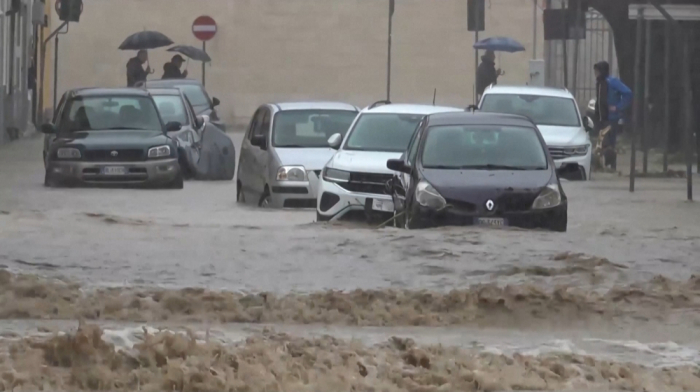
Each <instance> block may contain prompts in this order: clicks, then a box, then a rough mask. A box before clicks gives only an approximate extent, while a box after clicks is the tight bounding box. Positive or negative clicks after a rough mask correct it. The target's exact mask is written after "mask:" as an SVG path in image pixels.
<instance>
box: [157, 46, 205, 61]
mask: <svg viewBox="0 0 700 392" xmlns="http://www.w3.org/2000/svg"><path fill="white" fill-rule="evenodd" d="M168 52H177V53H182V54H184V55H185V56H187V57H189V58H191V59H192V60H196V61H202V62H204V63H208V62H210V61H211V57H209V55H208V54H207V52H205V51H203V50H202V49H199V48H195V47H194V46H189V45H177V46H173V47H172V48H170V49H168Z"/></svg>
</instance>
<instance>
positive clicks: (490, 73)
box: [476, 50, 503, 100]
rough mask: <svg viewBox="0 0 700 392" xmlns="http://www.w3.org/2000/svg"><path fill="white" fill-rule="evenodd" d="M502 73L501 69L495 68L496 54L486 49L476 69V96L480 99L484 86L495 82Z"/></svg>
mask: <svg viewBox="0 0 700 392" xmlns="http://www.w3.org/2000/svg"><path fill="white" fill-rule="evenodd" d="M501 75H503V71H502V70H501V69H500V68H499V69H496V54H495V53H494V52H493V50H487V51H486V53H484V55H483V56H481V64H479V68H478V69H477V71H476V97H477V100H478V99H481V94H483V93H484V90H486V87H488V86H490V85H492V84H496V83H497V82H498V77H499V76H501Z"/></svg>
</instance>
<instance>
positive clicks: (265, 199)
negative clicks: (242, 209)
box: [258, 186, 272, 208]
mask: <svg viewBox="0 0 700 392" xmlns="http://www.w3.org/2000/svg"><path fill="white" fill-rule="evenodd" d="M271 202H272V199H271V197H270V190H269V189H268V188H267V186H265V192H263V195H262V196H261V197H260V201H259V202H258V207H261V208H269V207H270V203H271Z"/></svg>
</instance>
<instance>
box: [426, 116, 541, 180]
mask: <svg viewBox="0 0 700 392" xmlns="http://www.w3.org/2000/svg"><path fill="white" fill-rule="evenodd" d="M422 164H423V167H424V168H426V169H431V168H432V169H473V170H544V169H546V168H547V156H546V155H545V152H544V148H543V147H542V144H541V143H540V139H539V138H538V137H537V131H536V130H535V129H534V128H527V127H507V126H474V125H466V126H462V125H460V126H434V127H430V129H429V130H428V134H427V137H426V140H425V147H424V148H423V155H422Z"/></svg>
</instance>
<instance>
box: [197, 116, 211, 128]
mask: <svg viewBox="0 0 700 392" xmlns="http://www.w3.org/2000/svg"><path fill="white" fill-rule="evenodd" d="M208 122H209V116H207V115H206V114H202V115H200V116H197V118H196V119H195V124H194V125H195V126H196V127H197V129H201V128H202V127H204V126H205V125H206V124H207V123H208Z"/></svg>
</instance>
